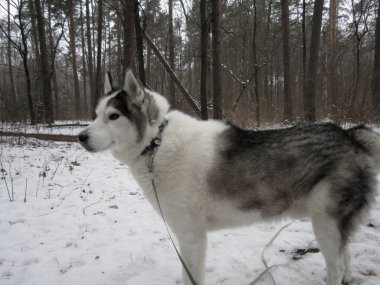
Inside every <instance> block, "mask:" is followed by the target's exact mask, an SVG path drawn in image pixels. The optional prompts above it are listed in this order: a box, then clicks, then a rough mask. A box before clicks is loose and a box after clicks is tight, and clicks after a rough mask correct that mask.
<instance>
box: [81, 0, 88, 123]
mask: <svg viewBox="0 0 380 285" xmlns="http://www.w3.org/2000/svg"><path fill="white" fill-rule="evenodd" d="M79 5H80V32H81V44H82V67H83V73H82V77H83V102H82V103H83V104H81V109H82V110H81V113H82V115H84V117H87V113H86V112H83V110H87V109H88V108H87V67H86V57H87V52H86V40H85V32H84V15H83V5H82V1H79ZM83 106H84V107H85V108H84V109H83Z"/></svg>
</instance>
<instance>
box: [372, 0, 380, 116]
mask: <svg viewBox="0 0 380 285" xmlns="http://www.w3.org/2000/svg"><path fill="white" fill-rule="evenodd" d="M372 80H373V85H372V104H373V108H374V110H375V114H376V119H379V118H380V0H379V1H378V3H377V19H376V36H375V59H374V65H373V79H372Z"/></svg>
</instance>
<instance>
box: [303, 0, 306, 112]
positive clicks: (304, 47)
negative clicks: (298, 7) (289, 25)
mask: <svg viewBox="0 0 380 285" xmlns="http://www.w3.org/2000/svg"><path fill="white" fill-rule="evenodd" d="M306 81H307V43H306V0H302V95H303V100H305V98H306ZM304 105H305V102H304Z"/></svg>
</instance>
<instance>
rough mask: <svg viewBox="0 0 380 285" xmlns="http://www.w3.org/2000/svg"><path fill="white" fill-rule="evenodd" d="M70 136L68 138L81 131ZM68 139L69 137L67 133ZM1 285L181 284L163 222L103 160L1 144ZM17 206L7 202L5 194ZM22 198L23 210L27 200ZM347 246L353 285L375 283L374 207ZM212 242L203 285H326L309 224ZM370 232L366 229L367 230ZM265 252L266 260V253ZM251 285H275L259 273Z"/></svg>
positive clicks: (105, 156)
mask: <svg viewBox="0 0 380 285" xmlns="http://www.w3.org/2000/svg"><path fill="white" fill-rule="evenodd" d="M78 130H79V129H78V128H76V129H75V128H73V130H71V133H72V134H74V133H76V132H78ZM65 132H66V131H65ZM0 159H1V164H2V165H1V169H2V173H1V174H0V177H1V180H0V284H1V285H2V284H17V285H18V284H28V285H30V284H38V285H43V284H49V285H51V284H53V285H54V284H61V285H65V284H70V285H75V284H81V285H83V284H91V285H93V284H95V285H96V284H99V285H100V284H115V285H117V284H180V283H181V266H180V263H179V261H178V258H177V256H176V253H175V251H174V249H173V246H172V244H171V243H170V240H169V239H168V234H167V232H166V229H165V226H164V224H163V222H162V220H161V218H160V217H159V215H158V214H157V213H156V212H154V211H153V209H152V207H151V206H150V204H149V203H148V202H147V201H146V200H145V199H144V197H143V195H142V193H141V190H140V189H139V186H138V185H137V184H136V182H135V181H134V179H133V177H132V176H131V174H130V173H129V170H128V167H127V166H125V165H121V164H120V163H119V162H117V161H116V160H115V159H113V158H112V157H111V155H110V154H109V153H100V154H90V153H88V152H86V151H84V150H83V149H82V148H81V147H80V146H79V145H78V144H76V143H56V142H48V141H40V140H36V139H24V138H10V137H0ZM12 187H13V193H14V201H13V202H10V201H9V196H8V193H7V189H8V190H9V192H10V196H11V198H12V193H11V192H12ZM25 190H26V202H24V197H25ZM377 198H378V199H377V202H376V205H375V207H374V208H373V209H372V211H371V213H370V217H369V218H368V219H367V221H366V223H364V224H363V226H362V227H361V229H360V232H359V233H358V234H357V235H355V236H354V237H353V239H352V244H351V251H352V262H353V277H354V281H353V283H352V284H380V270H379V268H380V266H379V265H380V201H379V197H377ZM289 222H291V221H289V220H285V221H279V222H277V223H272V224H257V225H253V226H251V227H245V228H239V229H230V230H224V231H218V232H213V233H211V234H210V235H209V242H208V245H209V246H208V255H207V261H206V284H225V285H228V284H230V285H236V284H249V283H250V282H251V281H253V280H254V279H255V278H256V277H257V276H259V275H260V274H261V273H262V272H263V271H264V270H265V266H264V264H263V262H262V254H263V256H264V259H265V260H266V262H267V263H268V266H271V265H275V264H282V265H281V266H279V267H277V268H274V269H273V271H271V273H272V276H273V278H274V280H275V282H276V284H278V285H280V284H285V285H287V284H289V285H290V284H291V285H297V284H313V285H317V284H318V285H319V284H324V278H325V265H324V260H323V258H322V255H321V253H307V254H305V255H302V256H298V257H299V258H294V256H295V253H294V251H296V250H297V249H307V248H316V247H318V244H317V242H316V240H315V237H314V235H313V232H312V228H311V223H310V221H309V220H302V221H293V222H292V223H291V224H290V225H288V226H287V227H286V228H285V229H284V230H283V231H281V233H280V234H279V236H278V237H277V238H276V239H275V240H274V242H273V243H272V244H270V245H269V246H267V245H268V243H269V241H270V240H271V238H272V237H273V236H274V235H275V234H276V233H277V232H278V231H279V229H280V228H281V227H282V226H284V225H286V224H288V223H289ZM367 224H371V225H372V226H367ZM263 251H264V253H263ZM257 284H274V283H272V279H271V276H270V275H265V277H264V278H263V279H261V281H260V282H258V283H257Z"/></svg>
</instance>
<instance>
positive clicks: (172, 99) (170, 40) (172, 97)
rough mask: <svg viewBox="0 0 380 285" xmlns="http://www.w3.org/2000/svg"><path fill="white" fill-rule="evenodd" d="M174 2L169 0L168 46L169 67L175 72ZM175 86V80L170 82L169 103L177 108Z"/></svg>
mask: <svg viewBox="0 0 380 285" xmlns="http://www.w3.org/2000/svg"><path fill="white" fill-rule="evenodd" d="M173 30H174V29H173V0H169V15H168V44H169V65H170V68H171V69H172V70H173V71H174V72H175V66H174V31H173ZM175 97H176V96H175V86H174V82H173V80H169V102H170V105H171V106H172V108H175V105H176V98H175Z"/></svg>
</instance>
